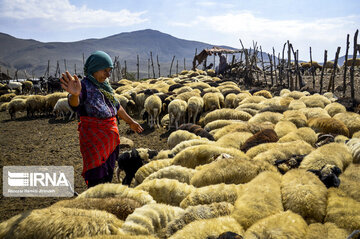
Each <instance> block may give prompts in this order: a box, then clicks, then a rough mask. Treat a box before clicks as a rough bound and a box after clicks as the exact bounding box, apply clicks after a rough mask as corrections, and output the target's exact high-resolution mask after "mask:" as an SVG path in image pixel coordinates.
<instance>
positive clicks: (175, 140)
mask: <svg viewBox="0 0 360 239" xmlns="http://www.w3.org/2000/svg"><path fill="white" fill-rule="evenodd" d="M191 139H201V137H200V136H197V135H196V134H194V133H191V132H189V131H187V130H181V129H180V130H176V131H174V132H172V133H171V134H170V135H169V137H168V141H167V144H168V146H169V148H170V149H172V148H174V147H175V146H176V145H178V144H179V143H181V142H182V141H186V140H191Z"/></svg>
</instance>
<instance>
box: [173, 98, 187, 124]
mask: <svg viewBox="0 0 360 239" xmlns="http://www.w3.org/2000/svg"><path fill="white" fill-rule="evenodd" d="M186 110H187V103H186V101H184V100H180V99H175V100H173V101H171V102H170V104H169V106H168V112H169V118H170V125H169V127H171V126H173V125H174V124H175V129H178V127H179V123H180V122H185V114H186Z"/></svg>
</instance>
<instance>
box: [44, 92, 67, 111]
mask: <svg viewBox="0 0 360 239" xmlns="http://www.w3.org/2000/svg"><path fill="white" fill-rule="evenodd" d="M67 96H68V93H67V92H55V93H52V94H49V95H46V96H45V100H46V111H48V112H49V113H50V112H51V111H52V110H53V109H54V107H55V104H56V102H57V101H58V100H59V99H61V98H66V97H67Z"/></svg>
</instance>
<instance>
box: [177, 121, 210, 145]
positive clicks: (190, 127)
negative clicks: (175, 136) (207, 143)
mask: <svg viewBox="0 0 360 239" xmlns="http://www.w3.org/2000/svg"><path fill="white" fill-rule="evenodd" d="M179 129H181V130H186V131H189V132H191V133H194V134H196V135H197V136H200V137H203V138H207V139H208V140H212V141H215V139H214V137H213V136H212V135H211V134H210V133H209V132H207V131H206V130H205V129H203V128H202V127H201V126H200V125H197V124H192V123H187V124H182V125H180V127H179Z"/></svg>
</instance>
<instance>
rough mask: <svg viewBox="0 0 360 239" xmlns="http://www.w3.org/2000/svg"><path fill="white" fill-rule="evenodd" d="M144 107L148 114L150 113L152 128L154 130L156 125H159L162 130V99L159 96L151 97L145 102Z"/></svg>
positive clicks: (149, 118) (149, 119)
mask: <svg viewBox="0 0 360 239" xmlns="http://www.w3.org/2000/svg"><path fill="white" fill-rule="evenodd" d="M144 107H145V110H146V112H147V113H148V121H149V126H150V128H152V127H153V126H154V125H157V127H158V128H160V125H159V122H160V120H159V116H160V113H161V107H162V102H161V99H160V97H159V96H157V95H151V96H149V97H148V98H147V99H146V100H145V103H144Z"/></svg>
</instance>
